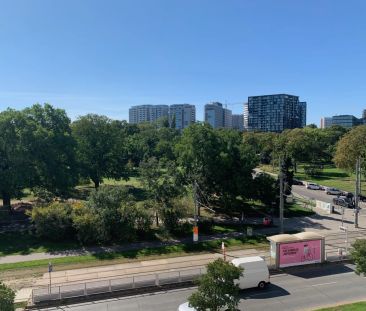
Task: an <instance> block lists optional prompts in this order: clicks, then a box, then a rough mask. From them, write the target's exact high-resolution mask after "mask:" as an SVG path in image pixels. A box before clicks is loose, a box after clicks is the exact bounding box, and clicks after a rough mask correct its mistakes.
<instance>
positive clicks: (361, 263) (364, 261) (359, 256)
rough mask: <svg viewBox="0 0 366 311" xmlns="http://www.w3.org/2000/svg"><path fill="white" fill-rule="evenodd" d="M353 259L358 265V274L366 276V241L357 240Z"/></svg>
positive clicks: (352, 253) (352, 255)
mask: <svg viewBox="0 0 366 311" xmlns="http://www.w3.org/2000/svg"><path fill="white" fill-rule="evenodd" d="M352 246H353V249H352V251H351V257H352V259H353V261H354V262H355V264H356V270H355V271H356V273H357V274H359V275H360V274H363V275H366V240H356V241H355V242H354V243H353V245H352Z"/></svg>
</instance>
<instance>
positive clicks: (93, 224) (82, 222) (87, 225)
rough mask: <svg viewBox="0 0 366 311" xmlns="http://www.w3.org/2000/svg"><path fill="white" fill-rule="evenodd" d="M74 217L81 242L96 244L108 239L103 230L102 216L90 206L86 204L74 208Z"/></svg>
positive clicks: (74, 223)
mask: <svg viewBox="0 0 366 311" xmlns="http://www.w3.org/2000/svg"><path fill="white" fill-rule="evenodd" d="M72 219H73V225H74V228H75V230H76V232H77V238H78V240H79V241H80V242H82V243H85V244H94V243H98V242H103V241H105V240H106V237H105V235H104V234H103V230H102V226H103V223H102V221H101V218H100V217H99V215H98V214H97V213H94V212H93V211H92V210H91V209H90V208H88V207H86V206H82V207H78V208H74V212H73V214H72Z"/></svg>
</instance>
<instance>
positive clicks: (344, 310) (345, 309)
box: [315, 301, 366, 311]
mask: <svg viewBox="0 0 366 311" xmlns="http://www.w3.org/2000/svg"><path fill="white" fill-rule="evenodd" d="M364 310H366V302H365V301H362V302H356V303H351V304H346V305H340V306H336V307H330V308H323V309H317V310H315V311H364Z"/></svg>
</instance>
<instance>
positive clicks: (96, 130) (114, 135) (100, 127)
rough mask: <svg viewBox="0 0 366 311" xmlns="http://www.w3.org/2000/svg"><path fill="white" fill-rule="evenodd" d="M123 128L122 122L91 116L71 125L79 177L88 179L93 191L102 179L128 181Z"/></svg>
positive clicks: (123, 122) (124, 129)
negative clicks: (92, 185) (75, 143)
mask: <svg viewBox="0 0 366 311" xmlns="http://www.w3.org/2000/svg"><path fill="white" fill-rule="evenodd" d="M126 127H128V125H127V124H126V122H125V121H113V120H111V119H109V118H107V117H105V116H100V115H95V114H88V115H86V116H83V117H80V118H79V119H78V120H76V121H75V122H74V123H73V124H72V134H73V137H74V138H75V140H76V142H77V159H78V161H79V165H80V172H81V175H82V176H83V177H86V178H90V179H91V180H92V181H93V183H94V185H95V188H98V187H99V185H100V183H102V181H103V178H115V179H117V180H119V179H121V178H124V179H127V178H128V169H127V163H128V152H127V138H126V131H127V129H126Z"/></svg>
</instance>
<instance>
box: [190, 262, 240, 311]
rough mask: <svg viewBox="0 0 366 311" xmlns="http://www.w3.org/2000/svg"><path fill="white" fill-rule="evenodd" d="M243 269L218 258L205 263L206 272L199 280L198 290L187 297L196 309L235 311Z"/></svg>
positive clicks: (198, 310) (204, 310)
mask: <svg viewBox="0 0 366 311" xmlns="http://www.w3.org/2000/svg"><path fill="white" fill-rule="evenodd" d="M242 272H243V269H241V268H239V267H236V266H234V265H233V264H231V263H228V262H226V261H224V260H223V259H221V258H219V259H216V260H215V261H214V262H212V263H209V264H208V265H207V273H206V274H204V275H203V276H202V277H201V279H200V280H199V285H198V290H197V292H195V293H193V294H192V295H191V296H190V297H189V298H188V301H189V304H190V306H192V307H193V308H195V309H196V310H197V311H206V310H210V311H220V310H223V308H225V310H230V311H235V310H237V306H238V303H239V286H238V285H236V284H235V283H234V280H236V279H239V277H240V276H241V274H242Z"/></svg>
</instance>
